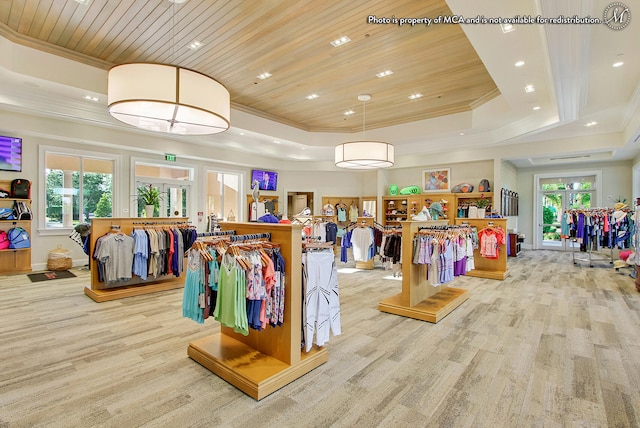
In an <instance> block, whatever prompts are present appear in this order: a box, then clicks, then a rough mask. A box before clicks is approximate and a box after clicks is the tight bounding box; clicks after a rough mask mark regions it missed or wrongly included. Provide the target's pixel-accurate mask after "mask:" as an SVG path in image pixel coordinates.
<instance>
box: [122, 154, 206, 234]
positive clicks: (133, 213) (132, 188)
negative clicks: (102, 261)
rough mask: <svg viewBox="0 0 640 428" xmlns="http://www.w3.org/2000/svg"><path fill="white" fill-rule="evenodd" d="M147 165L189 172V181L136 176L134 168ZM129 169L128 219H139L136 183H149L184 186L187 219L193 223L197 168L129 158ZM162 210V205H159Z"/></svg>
mask: <svg viewBox="0 0 640 428" xmlns="http://www.w3.org/2000/svg"><path fill="white" fill-rule="evenodd" d="M139 164H140V165H148V166H162V167H169V168H182V169H186V170H189V179H188V180H174V179H166V178H155V177H146V176H137V175H136V166H137V165H139ZM129 167H130V175H129V177H131V179H130V180H129V184H130V185H129V194H130V195H131V196H130V197H129V217H131V218H139V217H137V213H138V203H137V202H136V199H135V197H136V195H137V194H138V189H137V187H136V186H137V184H138V182H143V183H151V184H162V185H164V184H169V185H175V186H185V187H187V191H188V199H189V200H187V218H189V220H190V221H191V222H194V221H195V217H196V216H195V213H196V212H197V211H196V208H197V207H196V203H197V201H196V200H197V199H198V198H197V197H196V195H197V194H198V193H197V192H198V181H197V179H196V177H197V176H198V166H197V165H196V164H192V163H185V162H169V161H166V160H160V159H149V158H142V157H131V163H130V165H129ZM161 208H162V204H161Z"/></svg>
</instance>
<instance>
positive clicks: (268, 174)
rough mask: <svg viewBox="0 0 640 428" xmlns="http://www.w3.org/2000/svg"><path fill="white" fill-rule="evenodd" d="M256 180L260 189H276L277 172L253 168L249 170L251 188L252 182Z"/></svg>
mask: <svg viewBox="0 0 640 428" xmlns="http://www.w3.org/2000/svg"><path fill="white" fill-rule="evenodd" d="M256 181H257V182H258V189H260V190H276V189H277V188H278V173H277V172H275V171H265V170H262V169H254V170H253V171H251V188H253V183H255V182H256Z"/></svg>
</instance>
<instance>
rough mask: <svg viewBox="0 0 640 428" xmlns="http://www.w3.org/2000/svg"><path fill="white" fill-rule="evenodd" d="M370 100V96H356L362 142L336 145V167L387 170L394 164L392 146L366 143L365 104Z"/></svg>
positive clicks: (377, 142)
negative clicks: (360, 109) (359, 102)
mask: <svg viewBox="0 0 640 428" xmlns="http://www.w3.org/2000/svg"><path fill="white" fill-rule="evenodd" d="M370 99H371V95H367V94H363V95H359V96H358V101H362V102H363V103H362V111H363V115H362V134H363V140H362V141H350V142H347V143H342V144H338V145H337V146H336V148H335V163H336V166H337V167H340V168H349V169H375V168H388V167H390V166H393V163H394V149H393V145H392V144H389V143H385V142H382V141H368V140H366V139H364V134H365V118H366V110H365V104H364V103H365V102H367V101H369V100H370Z"/></svg>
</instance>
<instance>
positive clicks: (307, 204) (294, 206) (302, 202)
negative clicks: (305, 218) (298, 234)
mask: <svg viewBox="0 0 640 428" xmlns="http://www.w3.org/2000/svg"><path fill="white" fill-rule="evenodd" d="M305 208H309V209H310V210H311V214H313V192H287V218H289V219H291V218H293V217H294V216H295V215H297V214H300V212H301V211H302V210H303V209H305Z"/></svg>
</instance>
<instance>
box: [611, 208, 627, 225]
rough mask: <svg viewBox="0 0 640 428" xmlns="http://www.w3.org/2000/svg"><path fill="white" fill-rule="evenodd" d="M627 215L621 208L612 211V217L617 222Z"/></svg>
mask: <svg viewBox="0 0 640 428" xmlns="http://www.w3.org/2000/svg"><path fill="white" fill-rule="evenodd" d="M626 216H627V213H626V212H624V211H621V210H618V211H614V212H613V219H614V220H615V221H616V223H617V222H619V221H622V219H624V218H625V217H626Z"/></svg>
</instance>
